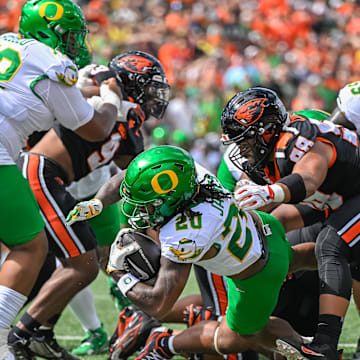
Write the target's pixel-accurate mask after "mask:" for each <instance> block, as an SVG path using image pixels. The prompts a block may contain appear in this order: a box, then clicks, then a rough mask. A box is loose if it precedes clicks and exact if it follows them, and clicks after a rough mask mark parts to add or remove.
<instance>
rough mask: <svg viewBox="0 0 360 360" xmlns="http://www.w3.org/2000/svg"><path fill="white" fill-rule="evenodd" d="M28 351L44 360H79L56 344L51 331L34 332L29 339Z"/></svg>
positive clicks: (39, 330)
mask: <svg viewBox="0 0 360 360" xmlns="http://www.w3.org/2000/svg"><path fill="white" fill-rule="evenodd" d="M29 349H30V350H31V352H32V353H33V354H34V355H36V356H40V357H42V358H44V359H61V360H79V359H78V358H77V357H76V356H74V355H71V354H70V353H69V352H67V351H66V350H65V349H64V348H63V347H61V346H60V345H59V344H58V342H57V341H56V338H55V334H54V332H53V331H52V330H51V329H46V330H45V329H38V330H36V332H35V333H34V334H33V335H32V336H31V338H30V344H29Z"/></svg>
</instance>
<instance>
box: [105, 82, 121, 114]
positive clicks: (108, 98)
mask: <svg viewBox="0 0 360 360" xmlns="http://www.w3.org/2000/svg"><path fill="white" fill-rule="evenodd" d="M100 97H101V99H102V100H103V101H104V103H108V104H111V105H114V106H115V107H116V110H117V112H119V111H120V108H121V100H120V98H119V97H118V96H117V95H116V93H115V92H114V91H112V90H111V89H110V87H109V85H108V84H102V85H101V86H100Z"/></svg>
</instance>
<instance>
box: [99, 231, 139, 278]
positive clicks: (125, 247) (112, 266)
mask: <svg viewBox="0 0 360 360" xmlns="http://www.w3.org/2000/svg"><path fill="white" fill-rule="evenodd" d="M129 232H134V230H133V229H130V228H125V229H121V230H120V231H119V232H118V234H117V235H116V238H115V240H114V242H113V243H112V245H111V249H110V255H109V262H108V264H107V268H106V271H107V272H108V273H109V274H110V273H111V272H113V271H116V270H121V271H124V270H125V266H124V263H125V258H126V257H127V256H128V255H131V254H133V253H134V252H136V251H138V250H139V249H140V246H139V244H138V243H137V242H136V241H132V242H130V243H124V242H123V239H122V237H123V235H124V234H126V233H129Z"/></svg>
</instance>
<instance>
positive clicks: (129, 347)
mask: <svg viewBox="0 0 360 360" xmlns="http://www.w3.org/2000/svg"><path fill="white" fill-rule="evenodd" d="M158 326H160V323H159V322H158V321H157V320H156V319H154V318H153V317H151V316H149V315H147V314H146V313H145V312H143V311H142V310H140V309H139V308H138V307H136V306H134V305H130V306H128V307H126V308H125V309H124V310H123V311H122V312H121V313H120V316H119V322H118V325H117V326H116V329H115V331H114V334H113V335H112V337H111V339H110V346H109V351H110V353H109V358H110V360H118V359H126V358H128V357H129V356H131V355H132V354H134V353H135V352H136V351H137V350H139V349H140V348H141V347H142V346H144V344H145V342H146V339H147V338H148V336H149V334H150V331H151V329H153V328H155V327H158Z"/></svg>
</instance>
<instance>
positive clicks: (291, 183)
mask: <svg viewBox="0 0 360 360" xmlns="http://www.w3.org/2000/svg"><path fill="white" fill-rule="evenodd" d="M278 183H281V184H284V185H286V186H287V187H288V189H289V191H290V201H288V203H289V204H297V203H299V202H301V201H303V200H304V199H305V197H306V188H305V183H304V179H303V178H302V176H301V175H300V174H296V173H294V174H290V175H288V176H285V177H284V178H282V179H280V180H279V181H278Z"/></svg>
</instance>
